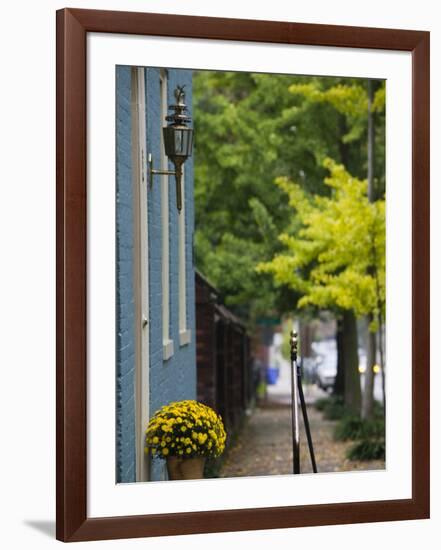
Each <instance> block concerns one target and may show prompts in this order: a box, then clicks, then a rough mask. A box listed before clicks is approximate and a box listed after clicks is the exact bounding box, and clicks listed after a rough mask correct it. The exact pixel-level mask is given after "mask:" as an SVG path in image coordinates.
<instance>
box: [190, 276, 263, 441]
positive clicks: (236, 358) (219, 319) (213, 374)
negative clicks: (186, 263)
mask: <svg viewBox="0 0 441 550" xmlns="http://www.w3.org/2000/svg"><path fill="white" fill-rule="evenodd" d="M250 349H251V346H250V338H249V336H248V334H247V332H246V329H245V326H244V325H243V323H242V322H241V321H240V319H238V318H237V317H236V316H235V315H234V314H233V313H232V312H231V311H230V310H229V309H228V308H226V307H225V306H224V305H223V304H222V303H221V301H220V297H219V293H218V291H217V290H216V289H215V288H214V287H213V286H212V285H211V284H210V283H209V282H208V281H207V280H206V279H205V278H204V277H203V276H202V275H201V274H200V273H196V361H197V399H198V401H201V402H202V403H205V404H206V405H209V406H210V407H212V408H213V409H214V410H216V411H217V412H218V413H219V414H220V415H221V416H222V418H223V420H224V423H225V428H226V430H227V432H228V433H229V435H231V434H232V433H233V432H234V431H236V430H237V429H238V428H239V426H240V423H241V419H242V417H243V414H244V412H245V410H246V408H247V407H248V406H249V405H250V403H251V400H252V399H253V388H252V379H253V377H252V371H251V369H252V364H253V363H252V358H251V354H250Z"/></svg>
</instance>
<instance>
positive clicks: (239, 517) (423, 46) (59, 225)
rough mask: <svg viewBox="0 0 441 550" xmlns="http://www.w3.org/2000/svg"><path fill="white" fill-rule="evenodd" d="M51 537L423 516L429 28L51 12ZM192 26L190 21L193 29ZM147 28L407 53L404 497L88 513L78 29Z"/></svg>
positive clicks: (82, 37)
mask: <svg viewBox="0 0 441 550" xmlns="http://www.w3.org/2000/svg"><path fill="white" fill-rule="evenodd" d="M56 18H57V19H56V23H57V61H56V68H57V77H56V79H57V80H56V88H57V89H56V109H57V123H56V142H57V153H56V177H57V185H56V192H57V199H56V210H57V214H56V220H57V221H56V233H57V245H56V250H57V261H56V266H57V267H56V269H57V274H56V275H57V283H56V291H57V310H56V311H57V322H56V326H57V329H56V330H57V338H56V339H57V352H56V358H57V359H56V361H57V366H56V377H57V390H56V391H57V396H56V401H57V404H56V421H57V427H56V436H57V445H56V448H57V459H56V476H57V492H56V537H57V539H59V540H61V541H65V542H70V541H85V540H99V539H117V538H130V537H146V536H165V535H178V534H190V533H212V532H222V531H246V530H255V529H275V528H286V527H298V526H314V525H331V524H347V523H361V522H375V521H392V520H406V519H424V518H428V517H429V506H430V492H429V491H430V489H429V483H430V481H429V474H430V471H429V470H430V468H429V459H430V457H429V451H430V449H429V432H430V429H429V394H430V392H429V382H430V380H429V377H430V373H429V162H430V159H429V40H430V39H429V36H430V34H429V33H428V32H423V31H409V30H394V29H378V28H362V27H344V26H336V25H315V24H304V23H289V22H274V21H261V20H254V21H253V20H239V19H219V18H211V17H194V16H181V15H163V14H148V13H135V12H116V11H100V10H82V9H70V8H66V9H63V10H59V11H57V16H56ZM196 29H198V30H196ZM87 32H106V33H107V32H109V33H110V32H111V33H124V34H149V35H156V36H174V37H187V38H208V39H219V40H242V41H254V42H266V43H271V42H273V43H288V44H308V45H320V46H334V47H352V48H373V49H386V50H398V51H408V52H411V53H412V93H413V96H412V123H413V129H412V144H413V149H412V201H413V202H412V327H413V328H412V365H413V366H412V381H413V390H412V391H413V396H412V413H413V425H412V498H411V499H408V500H391V501H378V502H354V503H344V504H325V505H312V506H292V507H291V506H290V507H277V508H253V509H245V510H244V509H241V510H219V511H204V512H191V513H178V514H159V515H146V516H124V517H110V518H95V519H91V518H87V459H86V450H87V430H86V395H87V394H86V392H87V385H86V368H87V365H86V349H87V348H86V345H87V339H86V326H87V325H86V320H87V319H86V311H87V309H86V307H87V296H86V273H87V265H86V235H87V228H86V204H87V203H86V200H87V193H86V115H87V113H86V35H87Z"/></svg>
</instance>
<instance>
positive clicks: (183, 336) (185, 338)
mask: <svg viewBox="0 0 441 550" xmlns="http://www.w3.org/2000/svg"><path fill="white" fill-rule="evenodd" d="M190 342H191V330H181V331H179V345H180V346H187V345H188V344H189V343H190Z"/></svg>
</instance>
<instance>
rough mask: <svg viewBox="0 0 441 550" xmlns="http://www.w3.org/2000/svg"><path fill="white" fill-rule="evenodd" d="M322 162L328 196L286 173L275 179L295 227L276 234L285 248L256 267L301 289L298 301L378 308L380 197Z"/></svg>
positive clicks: (381, 293) (381, 289) (381, 292)
mask: <svg viewBox="0 0 441 550" xmlns="http://www.w3.org/2000/svg"><path fill="white" fill-rule="evenodd" d="M325 167H326V168H327V169H328V170H329V172H330V175H329V177H327V178H326V179H325V183H326V185H328V186H329V187H331V188H332V193H331V196H329V197H323V196H318V195H309V194H307V193H306V192H305V191H303V189H302V188H301V187H300V185H298V184H296V183H293V182H292V181H290V180H288V179H287V178H278V179H277V180H276V184H277V185H278V186H279V187H280V188H282V189H283V190H284V191H285V192H286V193H287V194H288V196H289V203H290V206H291V207H292V208H293V209H294V210H295V212H296V220H297V222H300V229H298V230H297V231H296V232H295V233H294V234H287V233H283V234H282V235H280V236H279V239H280V241H281V242H282V243H283V244H284V245H285V247H286V252H285V253H281V254H277V255H276V256H275V257H274V258H273V259H272V260H271V261H270V262H265V263H261V264H259V265H258V268H257V269H258V270H259V271H260V272H266V273H272V274H273V277H274V279H275V281H276V282H277V283H281V284H288V285H289V286H291V288H293V289H295V290H297V291H299V292H301V293H302V297H301V298H300V300H299V302H298V307H305V306H308V305H314V306H317V307H319V308H332V307H338V308H341V309H348V310H349V309H351V310H354V311H355V313H356V314H357V315H365V314H367V313H373V314H374V315H378V313H380V310H381V313H384V312H383V309H384V302H385V202H384V200H378V201H375V202H373V203H371V202H369V200H368V197H367V182H366V181H361V180H358V179H356V178H354V177H352V176H351V175H350V174H349V173H348V172H347V171H346V170H345V168H344V166H342V165H339V164H336V163H335V162H334V161H333V160H331V159H326V161H325ZM371 329H375V327H373V326H372V327H371Z"/></svg>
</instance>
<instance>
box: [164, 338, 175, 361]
mask: <svg viewBox="0 0 441 550" xmlns="http://www.w3.org/2000/svg"><path fill="white" fill-rule="evenodd" d="M174 351H175V349H174V345H173V340H164V341H163V343H162V360H163V361H167V360H168V359H170V357H173V353H174Z"/></svg>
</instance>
